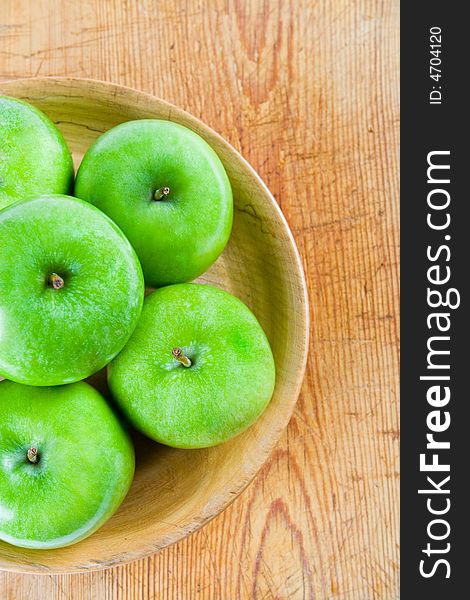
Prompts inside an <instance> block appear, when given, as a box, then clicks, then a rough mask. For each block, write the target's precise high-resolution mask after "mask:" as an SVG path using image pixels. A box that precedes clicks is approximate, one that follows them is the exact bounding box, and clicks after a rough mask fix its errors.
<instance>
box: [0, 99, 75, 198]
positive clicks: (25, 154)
mask: <svg viewBox="0 0 470 600" xmlns="http://www.w3.org/2000/svg"><path fill="white" fill-rule="evenodd" d="M72 189H73V163H72V157H71V155H70V151H69V149H68V147H67V144H66V143H65V140H64V138H63V136H62V134H61V133H60V131H59V130H58V129H57V127H56V126H55V125H54V123H53V122H52V121H51V120H50V119H49V117H46V115H45V114H44V113H42V112H41V111H40V110H38V109H37V108H35V107H34V106H31V105H30V104H27V103H26V102H22V101H21V100H17V99H16V98H10V97H8V96H0V210H1V209H2V208H4V207H5V206H8V205H9V204H12V203H13V202H16V201H17V200H24V199H25V198H30V197H32V196H39V195H41V194H69V193H70V192H71V191H72Z"/></svg>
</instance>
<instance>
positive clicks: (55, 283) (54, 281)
mask: <svg viewBox="0 0 470 600" xmlns="http://www.w3.org/2000/svg"><path fill="white" fill-rule="evenodd" d="M49 283H50V284H51V286H52V287H53V288H54V289H55V290H61V289H62V288H63V287H64V285H65V282H64V280H63V279H62V277H61V276H60V275H57V273H52V275H51V276H50V277H49Z"/></svg>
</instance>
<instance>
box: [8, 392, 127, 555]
mask: <svg viewBox="0 0 470 600" xmlns="http://www.w3.org/2000/svg"><path fill="white" fill-rule="evenodd" d="M133 475H134V448H133V445H132V442H131V440H130V438H129V436H128V434H127V432H126V431H125V430H124V429H123V428H122V426H121V424H120V422H119V420H118V418H117V417H116V416H115V415H114V413H113V411H112V410H111V408H110V407H109V405H108V404H107V403H106V401H105V399H104V398H103V397H102V396H101V395H100V394H99V393H98V392H97V391H96V390H95V389H94V388H92V387H91V386H89V385H88V384H86V383H75V384H71V385H67V386H60V387H55V388H37V387H30V386H25V385H20V384H17V383H12V382H10V381H4V382H2V383H0V540H3V541H5V542H8V543H9V544H13V545H15V546H20V547H23V548H37V549H39V548H42V549H45V548H59V547H62V546H68V545H70V544H74V543H75V542H78V541H79V540H81V539H83V538H85V537H87V536H88V535H90V534H91V533H93V532H94V531H96V529H98V528H99V527H100V526H101V525H102V524H103V523H104V522H105V521H106V520H107V519H109V517H110V516H111V515H112V514H113V513H114V512H115V511H116V510H117V508H118V507H119V505H120V504H121V502H122V501H123V499H124V497H125V496H126V494H127V491H128V490H129V487H130V485H131V482H132V478H133Z"/></svg>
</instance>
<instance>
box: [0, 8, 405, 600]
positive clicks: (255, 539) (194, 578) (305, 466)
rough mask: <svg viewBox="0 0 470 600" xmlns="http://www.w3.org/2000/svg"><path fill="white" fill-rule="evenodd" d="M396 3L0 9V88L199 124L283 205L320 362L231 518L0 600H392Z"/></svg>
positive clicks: (15, 583)
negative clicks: (39, 84)
mask: <svg viewBox="0 0 470 600" xmlns="http://www.w3.org/2000/svg"><path fill="white" fill-rule="evenodd" d="M398 19H399V3H398V0H391V1H386V0H356V1H354V2H351V0H317V1H314V0H273V1H270V0H233V1H232V0H220V1H219V0H209V1H208V0H206V1H205V2H204V1H203V0H193V1H191V0H187V1H186V2H185V1H184V0H165V1H153V2H152V1H151V0H138V1H137V0H135V1H133V0H115V1H112V0H108V1H106V0H100V1H98V0H81V1H80V2H69V1H66V0H56V1H50V0H35V1H34V2H30V1H29V0H3V1H2V2H1V12H0V79H2V80H5V79H9V78H16V77H25V76H28V77H29V76H35V75H43V76H44V75H70V76H76V77H92V78H98V79H104V80H108V81H113V82H116V83H120V84H124V85H128V86H131V87H135V88H138V89H141V90H144V91H147V92H151V93H153V94H156V95H157V96H161V97H162V98H165V99H166V100H169V101H170V102H173V103H175V104H177V105H179V106H181V107H182V108H184V109H186V110H188V111H190V112H191V113H193V114H194V115H196V116H197V117H199V118H201V119H203V120H204V121H205V122H206V123H207V124H209V125H210V126H212V127H213V128H214V129H216V130H217V131H218V132H220V133H221V134H222V135H223V136H225V138H227V139H228V140H229V141H230V142H231V143H232V144H233V145H234V146H235V147H236V148H238V149H239V150H240V151H241V152H242V154H243V155H244V156H245V157H246V158H247V159H248V160H249V161H250V162H251V163H252V165H253V166H254V167H255V169H257V170H258V172H259V173H260V174H261V176H262V177H263V178H264V179H265V181H266V182H267V184H268V186H269V187H270V188H271V190H272V192H273V193H274V195H275V196H276V198H277V199H278V201H279V203H280V205H281V207H282V209H283V211H284V213H285V215H286V217H287V219H288V221H289V223H290V225H291V228H292V230H293V233H294V236H295V237H296V239H297V242H298V245H299V250H300V252H301V255H302V257H303V261H304V264H305V269H306V272H307V278H308V282H309V289H310V298H311V312H312V323H313V325H312V338H311V355H310V360H309V364H308V368H307V373H306V378H305V383H304V386H303V390H302V394H301V397H300V399H299V402H298V406H297V409H296V411H295V414H294V416H293V418H292V421H291V423H290V425H289V428H288V430H287V431H286V433H285V434H284V436H283V438H282V441H281V443H280V444H279V446H278V447H277V449H276V450H275V452H274V453H273V455H272V456H271V458H270V460H269V461H268V462H267V464H266V465H265V467H264V468H263V469H262V471H261V473H260V474H259V475H258V477H257V478H256V479H255V481H254V482H253V483H252V485H251V486H250V487H249V488H248V489H247V490H246V491H245V493H244V494H242V496H241V497H240V498H238V499H237V500H236V501H235V503H234V504H233V505H232V506H231V507H230V508H229V509H228V510H226V511H225V512H224V513H223V514H222V515H220V516H219V517H218V518H217V519H215V520H214V521H213V522H212V523H211V524H209V525H208V526H206V527H205V528H204V529H202V530H201V531H199V532H198V533H196V534H195V535H193V536H191V537H190V538H189V539H186V540H185V541H183V542H181V543H180V544H178V545H177V546H174V547H172V548H169V549H167V550H166V551H164V552H162V553H160V554H157V555H154V556H152V557H150V558H148V559H146V560H142V561H139V562H136V563H133V564H131V565H128V566H124V567H121V568H118V569H113V570H108V571H104V572H98V573H91V574H87V575H73V576H63V577H53V576H24V575H14V574H8V573H4V574H0V599H1V600H23V599H24V600H55V599H57V600H59V599H60V600H62V599H77V600H85V599H90V600H124V599H126V600H130V599H132V600H140V599H145V600H146V599H153V598H164V599H173V600H184V599H190V600H193V599H195V598H203V599H207V600H211V599H217V600H219V599H220V600H235V599H239V598H240V599H244V598H253V599H255V598H256V599H268V598H279V599H280V598H282V599H284V598H286V599H291V598H292V599H297V598H299V599H300V598H303V599H311V598H317V599H318V598H321V599H324V598H328V599H330V598H331V599H335V600H356V599H357V600H369V599H376V598H377V599H387V600H389V599H392V598H397V597H398V569H399V564H398V560H399V558H398V525H399V522H398V517H399V509H398V491H399V472H398V469H399V465H398V442H399V433H398V424H399V421H398V335H399V329H398V326H399V321H398V250H399V248H398V241H399V240H398V228H399V212H398V166H399V165H398V158H399V157H398V148H399V146H398V144H399V137H398V126H399V120H398V119H399V23H398Z"/></svg>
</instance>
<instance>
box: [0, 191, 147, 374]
mask: <svg viewBox="0 0 470 600" xmlns="http://www.w3.org/2000/svg"><path fill="white" fill-rule="evenodd" d="M143 297H144V281H143V276H142V270H141V267H140V264H139V262H138V259H137V257H136V255H135V252H134V250H133V249H132V247H131V245H130V244H129V242H128V241H127V239H126V237H125V236H124V234H123V233H122V232H121V231H120V229H119V228H118V227H117V226H116V225H115V224H114V223H113V222H112V221H111V220H110V219H109V218H108V217H107V216H106V215H104V214H103V213H102V212H100V211H99V210H98V209H96V208H95V207H94V206H91V205H90V204H88V203H86V202H83V201H82V200H78V199H77V198H71V197H68V196H58V195H57V196H41V197H39V198H32V199H29V200H25V201H23V202H17V203H15V204H12V205H10V206H8V207H7V208H4V209H3V210H2V211H0V375H3V376H4V377H5V378H6V379H11V380H13V381H17V382H19V383H24V384H28V385H61V384H64V383H72V382H74V381H79V380H81V379H84V378H85V377H88V376H89V375H91V374H92V373H94V372H96V371H98V370H99V369H101V368H102V367H104V366H105V365H106V364H107V363H108V362H109V361H110V360H111V359H112V358H113V357H114V356H115V355H116V354H117V353H118V352H119V351H120V350H121V349H122V348H123V346H124V345H125V343H126V342H127V340H128V339H129V336H130V335H131V333H132V331H133V329H134V327H135V326H136V324H137V321H138V319H139V315H140V312H141V310H142V303H143Z"/></svg>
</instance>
